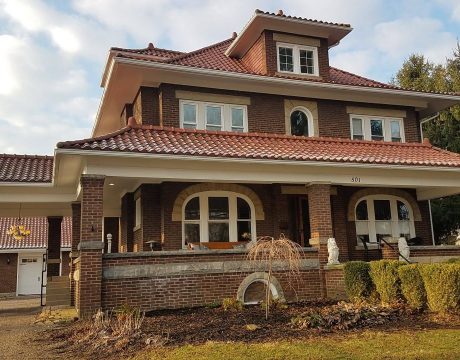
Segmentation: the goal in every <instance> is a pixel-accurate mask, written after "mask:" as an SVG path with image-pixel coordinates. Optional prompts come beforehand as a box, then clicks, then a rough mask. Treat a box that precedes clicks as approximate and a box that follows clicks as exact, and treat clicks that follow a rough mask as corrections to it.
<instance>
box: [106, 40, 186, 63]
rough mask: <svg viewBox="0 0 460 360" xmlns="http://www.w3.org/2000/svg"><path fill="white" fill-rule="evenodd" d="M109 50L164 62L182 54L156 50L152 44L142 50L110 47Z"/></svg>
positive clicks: (173, 51) (167, 50)
mask: <svg viewBox="0 0 460 360" xmlns="http://www.w3.org/2000/svg"><path fill="white" fill-rule="evenodd" d="M110 50H111V51H119V52H126V53H133V54H140V55H148V56H154V57H158V58H163V59H165V60H166V59H170V58H174V57H177V56H179V55H182V54H183V52H181V51H176V50H169V49H161V48H157V47H155V46H154V45H153V44H152V43H150V44H149V45H148V47H146V48H144V49H124V48H118V47H112V48H110Z"/></svg>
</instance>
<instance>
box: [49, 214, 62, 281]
mask: <svg viewBox="0 0 460 360" xmlns="http://www.w3.org/2000/svg"><path fill="white" fill-rule="evenodd" d="M61 224H62V216H49V217H48V256H47V259H46V261H47V270H48V271H47V276H48V277H51V276H59V275H60V274H59V268H60V264H61Z"/></svg>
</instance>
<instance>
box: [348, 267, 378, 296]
mask: <svg viewBox="0 0 460 360" xmlns="http://www.w3.org/2000/svg"><path fill="white" fill-rule="evenodd" d="M369 270H370V266H369V263H367V262H364V261H350V262H347V263H345V266H344V268H343V272H344V280H345V291H346V293H347V296H348V298H349V299H350V300H351V301H360V300H364V299H366V298H369V297H370V296H371V294H372V292H373V290H374V285H373V283H372V279H371V277H370V275H369Z"/></svg>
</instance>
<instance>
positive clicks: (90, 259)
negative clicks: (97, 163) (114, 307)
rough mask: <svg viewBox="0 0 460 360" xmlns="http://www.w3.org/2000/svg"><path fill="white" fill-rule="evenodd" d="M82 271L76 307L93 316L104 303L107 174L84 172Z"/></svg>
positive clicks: (82, 315) (83, 316)
mask: <svg viewBox="0 0 460 360" xmlns="http://www.w3.org/2000/svg"><path fill="white" fill-rule="evenodd" d="M80 184H81V190H82V201H81V226H80V244H79V251H80V264H79V267H80V273H79V276H78V278H79V281H78V289H77V294H78V299H76V300H77V301H76V303H77V311H78V313H79V315H80V317H82V318H85V317H90V316H91V315H93V314H94V313H95V312H96V311H97V310H98V309H100V307H101V282H102V249H103V247H104V243H103V242H102V227H103V197H104V176H99V175H82V177H81V179H80Z"/></svg>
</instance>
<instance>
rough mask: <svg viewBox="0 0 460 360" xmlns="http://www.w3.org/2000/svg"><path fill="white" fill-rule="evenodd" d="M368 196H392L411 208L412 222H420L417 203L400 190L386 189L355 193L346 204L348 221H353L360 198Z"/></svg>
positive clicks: (420, 217) (364, 190)
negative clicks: (406, 203) (403, 201)
mask: <svg viewBox="0 0 460 360" xmlns="http://www.w3.org/2000/svg"><path fill="white" fill-rule="evenodd" d="M368 195H393V196H398V197H400V198H402V199H404V200H406V201H407V202H408V203H409V205H410V206H411V208H412V211H413V214H414V221H422V215H421V213H420V208H419V206H418V203H417V201H416V200H415V199H414V198H413V197H412V195H410V194H409V193H408V192H407V191H404V190H400V189H386V188H368V189H361V190H358V191H357V192H355V193H354V194H353V195H352V196H351V197H350V201H349V202H348V213H347V214H348V221H355V208H356V203H357V202H358V200H360V199H361V198H363V197H365V196H368Z"/></svg>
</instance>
